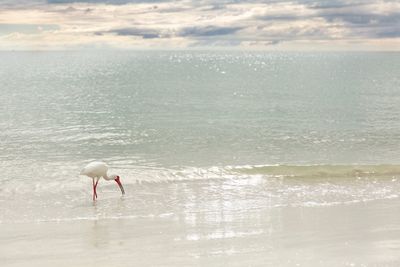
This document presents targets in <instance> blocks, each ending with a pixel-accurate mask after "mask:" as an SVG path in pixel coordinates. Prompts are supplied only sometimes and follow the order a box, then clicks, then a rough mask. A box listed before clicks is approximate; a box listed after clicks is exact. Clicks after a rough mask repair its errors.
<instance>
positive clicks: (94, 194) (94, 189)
mask: <svg viewBox="0 0 400 267" xmlns="http://www.w3.org/2000/svg"><path fill="white" fill-rule="evenodd" d="M92 181H93V201H95V200H96V197H97V194H96V187H95V185H94V178H92Z"/></svg>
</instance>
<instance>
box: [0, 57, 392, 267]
mask: <svg viewBox="0 0 400 267" xmlns="http://www.w3.org/2000/svg"><path fill="white" fill-rule="evenodd" d="M399 70H400V54H399V53H375V52H374V53H373V52H368V53H363V52H352V53H350V52H340V53H333V52H332V53H329V52H324V53H295V52H239V51H236V52H221V51H214V52H210V51H167V52H165V51H159V52H155V51H152V52H150V51H98V52H93V51H90V52H87V51H80V52H77V51H76V52H75V51H71V52H0V83H1V85H0V170H1V177H0V223H1V224H3V226H4V227H3V229H16V228H13V227H14V226H15V223H16V224H17V225H26V224H28V225H30V224H32V223H35V225H36V226H35V227H36V228H35V229H36V230H32V229H30V228H29V229H30V230H26V229H25V231H27V234H26V235H25V236H24V237H21V236H18V235H17V234H15V236H14V235H12V234H11V235H9V236H5V232H3V234H2V239H3V242H6V243H7V247H8V248H9V251H8V252H4V251H3V254H1V253H0V258H2V259H3V260H4V261H3V262H6V263H9V264H10V265H12V263H15V262H16V261H15V260H16V259H21V258H22V259H25V261H26V262H25V263H29V259H37V260H38V259H39V260H40V259H47V260H48V258H46V257H45V256H43V255H46V253H47V252H37V254H32V255H31V254H29V253H28V255H20V254H18V255H16V254H15V251H18V250H19V249H21V248H22V249H23V250H24V251H25V249H24V245H23V244H22V245H21V244H20V243H18V242H17V241H16V240H21V238H22V239H24V238H25V239H26V238H28V239H29V240H30V242H31V243H30V244H31V245H32V246H33V247H35V246H36V245H37V244H38V243H37V242H39V241H37V240H40V238H39V237H37V236H42V234H37V233H41V231H44V229H50V228H51V227H52V226H51V225H49V226H45V227H44V226H41V225H43V224H45V225H46V223H54V222H56V223H58V225H59V226H57V227H63V226H62V225H63V224H62V223H64V222H66V223H68V224H70V223H77V224H79V223H81V222H82V223H86V224H87V223H89V224H90V223H91V222H95V223H96V225H97V226H96V227H95V229H97V230H96V231H94V230H93V229H91V228H90V229H91V230H90V229H89V230H88V229H86V230H83V228H82V229H81V228H79V227H78V226H77V227H76V229H77V230H76V232H75V235H74V234H73V236H75V237H78V236H79V238H81V237H80V236H83V237H84V238H85V237H86V239H85V242H86V241H87V240H92V241H93V235H95V236H97V238H95V239H96V242H97V243H93V244H92V243H90V242H91V241H90V242H89V241H87V242H86V243H90V244H92V245H90V246H88V248H87V249H88V250H90V249H93V251H92V252H93V253H97V252H99V251H102V250H101V249H100V250H98V249H99V248H98V246H99V244H103V245H104V244H112V242H114V243H115V242H117V241H116V240H119V239H121V238H122V239H124V238H127V236H129V237H130V238H131V239H129V240H131V242H132V244H131V245H132V246H134V244H136V241H134V240H136V239H135V238H138V237H141V238H142V241H141V242H145V244H147V246H149V247H152V249H154V251H155V252H157V251H158V252H159V253H161V254H163V253H164V254H165V252H164V249H167V248H163V247H159V246H158V242H159V241H158V240H159V239H161V240H164V242H165V244H166V246H168V249H169V247H179V246H183V245H184V247H187V246H189V247H190V249H189V251H186V252H185V250H173V252H171V253H172V254H169V255H165V258H164V260H165V259H169V260H170V261H169V263H170V264H171V265H179V263H181V264H193V263H194V264H199V262H198V261H196V259H206V261H205V262H203V263H207V264H208V263H211V264H212V263H213V262H214V261H213V260H212V259H215V257H218V259H217V262H218V260H220V263H222V262H224V261H225V260H226V258H223V257H222V258H221V255H225V256H229V257H232V255H239V254H240V253H244V254H243V255H253V256H254V257H253V259H254V260H255V262H253V263H257V262H258V263H259V262H260V261H257V259H258V260H260V259H264V260H266V259H265V255H267V254H268V253H269V254H268V255H275V256H276V255H278V254H279V255H285V256H284V257H283V258H284V259H286V258H287V259H291V260H292V262H286V263H285V264H287V265H289V266H290V265H292V264H293V263H295V262H299V261H298V260H300V259H301V260H302V261H300V262H304V261H306V263H307V261H308V260H309V261H308V266H311V265H312V264H311V265H310V263H315V261H313V259H315V257H317V255H324V256H325V258H322V259H330V260H331V261H329V260H328V263H329V262H330V263H332V264H333V266H338V265H337V264H339V265H343V266H344V265H345V263H346V264H350V263H351V262H352V261H351V257H350V260H349V261H347V262H340V261H337V260H339V259H340V260H342V259H344V258H343V257H342V256H343V255H346V253H345V251H342V250H339V249H338V248H339V247H340V246H339V243H340V242H342V241H343V242H356V243H357V242H358V241H357V240H360V239H357V238H358V236H354V235H355V234H356V233H357V231H356V232H353V231H351V235H350V231H349V232H344V231H343V229H345V228H346V227H350V228H352V229H363V231H362V233H360V234H362V235H364V236H368V234H370V233H375V232H376V231H381V230H382V228H379V227H384V224H383V222H386V223H387V224H388V223H392V224H390V225H389V226H388V227H389V228H385V229H392V231H398V230H399V229H397V228H393V227H394V226H393V225H396V223H397V222H399V221H400V220H399V218H398V217H396V216H392V217H391V214H393V212H392V211H393V210H396V209H397V208H396V207H397V206H396V205H394V204H393V205H394V206H390V205H389V207H391V208H386V209H382V210H385V212H384V211H381V217H379V215H376V216H378V217H377V218H381V219H382V220H380V219H377V218H375V221H374V222H375V224H373V223H371V224H370V225H365V224H363V223H364V222H365V221H368V220H369V219H371V218H372V217H374V216H375V215H372V214H379V213H372V211H369V208H368V210H367V207H374V208H371V209H373V212H375V211H376V210H378V208H376V205H378V204H377V203H380V202H379V201H396V202H397V201H398V200H399V192H400V105H399V103H400V91H399V89H400V71H399ZM93 160H102V161H105V162H107V163H108V164H109V165H110V169H111V171H112V172H114V173H117V174H119V175H120V176H121V181H122V183H123V184H124V186H125V190H126V195H125V196H124V197H121V196H120V191H119V189H118V187H117V186H116V184H115V183H113V182H107V181H104V180H102V181H100V184H99V188H98V195H99V199H98V201H97V202H96V203H93V202H92V200H91V199H92V196H91V193H92V188H91V180H90V179H88V178H86V177H82V176H79V172H80V170H81V169H82V168H83V167H84V166H85V165H86V164H87V163H89V162H91V161H93ZM377 201H378V202H377ZM369 203H371V204H369ZM390 203H392V202H390ZM393 203H394V202H393ZM369 205H372V206H369ZM385 207H386V206H385ZM347 208H349V210H350V211H349V210H347ZM325 209H326V210H325ZM336 209H339V210H336ZM352 209H355V210H352ZM360 209H361V211H360ZM379 209H381V208H380V207H379ZM355 211H356V212H355ZM315 212H317V214H319V216H318V217H316V215H315V214H316V213H315ZM363 212H364V213H365V214H364V213H363ZM361 213H362V214H364V215H363V216H361V215H360V214H361ZM304 214H308V216H305V215H304ZM382 214H383V215H382ZM313 216H314V217H313ZM324 216H325V217H324ZM343 216H344V217H345V218H348V217H347V216H353V217H351V218H352V219H349V220H348V221H347V223H348V224H345V226H343V228H340V229H336V230H335V228H329V229H328V228H326V227H327V225H330V224H329V223H328V222H330V221H335V220H336V223H335V225H340V222H339V221H337V220H338V219H337V218H342V217H343ZM357 216H359V217H357ZM371 216H372V217H371ZM361 217H362V218H361ZM321 218H325V219H326V221H322V220H323V219H321ZM387 218H389V219H388V220H387ZM390 218H391V219H390ZM121 220H122V221H124V222H125V224H122V226H121V227H122V228H120V229H121V231H122V229H124V226H123V225H125V227H127V225H128V224H129V225H130V224H133V226H132V227H129V229H130V230H127V229H125V230H126V232H124V233H125V235H124V237H121V236H122V234H121V233H120V232H115V230H114V232H112V231H111V232H110V234H105V232H103V230H102V229H103V228H101V227H100V229H98V224H100V225H101V224H105V225H106V226H107V227H111V225H114V224H115V222H121ZM317 222H321V224H318V223H317ZM326 223H328V224H326ZM349 224H351V225H350V226H349ZM70 225H71V227H72V224H70ZM143 225H148V229H147V228H146V229H147V230H145V229H144V230H143V231H144V232H145V233H147V234H148V235H145V234H143V233H144V232H143V233H141V232H140V231H139V229H141V228H142V227H143ZM150 225H151V227H153V228H151V229H152V230H149V229H150V228H149V227H150ZM165 225H169V226H170V227H171V229H175V230H174V231H172V232H169V230H166V229H164V228H165ZM299 225H300V226H299ZM310 225H313V227H314V228H312V229H311V228H308V227H310ZM7 226H10V227H9V228H7ZM11 226H12V227H11ZM103 226H104V225H103ZM301 226H304V227H303V228H301ZM317 226H319V228H318V227H317ZM375 226H376V227H375ZM21 227H22V226H21ZM57 227H55V226H54V229H53V234H54V235H55V236H57V234H60V232H58V231H59V230H57V229H58V228H57ZM107 227H106V228H107ZM137 227H138V229H137ZM390 227H392V228H390ZM133 228H134V229H135V230H132V229H133ZM300 228H301V229H300ZM74 229H75V228H74ZM107 229H108V228H107ZM113 229H115V228H113ZM160 229H161V230H160ZM163 229H164V230H163ZM316 229H317V230H316ZM332 229H334V230H332ZM346 229H347V228H346ZM393 229H395V230H393ZM9 231H11V233H12V231H13V230H9ZM15 231H16V232H18V231H21V232H24V230H15ZM30 231H34V233H36V234H37V236H36V235H34V234H32V232H30ZM35 231H36V232H35ZM93 231H94V232H95V234H94V233H93ZM130 231H139V232H134V233H136V234H132V232H130ZM146 231H147V232H146ZM332 231H333V232H332ZM82 232H83V233H82ZM106 232H107V233H108V232H109V231H106ZM162 233H164V234H162ZM166 233H168V234H166ZM310 233H311V234H310ZM328 233H329V235H328ZM344 233H345V234H344ZM396 233H397V232H396ZM113 234H114V235H113ZM301 234H302V235H301ZM313 234H314V236H316V237H321V239H320V240H319V239H316V240H313V241H312V242H311V241H310V240H309V239H307V238H308V236H310V235H313ZM289 235H290V237H289ZM299 235H301V236H299ZM325 235H326V236H325ZM110 236H113V237H112V238H111V237H110ZM63 238H67V237H65V236H63ZM254 238H256V239H254ZM290 238H293V240H292V239H290ZM25 239H24V240H25ZM109 239H111V240H112V241H110V240H109ZM218 240H225V241H224V242H222V243H221V242H219V241H218ZM241 240H242V241H243V240H245V241H246V240H247V241H248V242H250V243H251V244H253V245H254V246H253V245H251V246H246V247H245V246H243V244H249V243H246V242H242V241H241ZM252 240H253V241H254V242H255V243H252V242H253V241H252ZM273 240H289V241H290V242H289V244H288V245H287V246H285V245H284V243H280V242H278V243H276V242H273ZM296 240H303V241H304V242H303V243H296ZM326 240H330V241H331V243H330V244H336V243H335V242H338V243H337V244H336V246H333V245H332V246H325V247H324V245H326V244H324V243H323V242H325V241H326ZM25 241H26V240H25ZM79 241H80V242H81V243H85V242H84V241H82V240H80V239H79V240H76V239H72V241H71V244H69V243H66V244H65V243H60V244H58V245H57V247H58V248H59V250H60V257H61V258H62V256H61V255H64V256H65V255H67V254H65V253H71V255H72V254H73V250H72V249H71V247H74V245H72V242H78V243H79ZM217 241H218V242H217ZM309 241H310V242H311V243H307V242H309ZM339 241H340V242H339ZM49 242H50V243H49V244H51V240H50V241H49ZM63 242H64V241H63ZM118 242H120V241H118ZM126 242H128V241H126ZM146 242H147V243H146ZM182 242H183V243H182ZM193 242H194V243H196V242H200V243H196V244H203V245H204V248H205V247H207V248H208V249H204V248H203V247H202V246H200V245H198V246H195V247H193V245H192V244H194V243H193ZM201 242H203V243H201ZM282 242H284V241H282ZM379 242H380V243H379ZM385 242H386V243H385ZM390 242H391V243H390ZM396 242H397V241H396V240H389V239H385V240H379V238H378V240H377V239H376V238H375V239H371V240H367V241H366V242H364V243H365V247H364V249H362V248H363V247H361V248H360V247H358V250H347V253H348V255H350V254H351V253H350V251H351V252H352V254H351V255H352V256H355V257H356V263H357V262H358V263H382V261H381V260H382V259H386V260H392V261H396V260H400V259H399V258H398V256H396V255H397V254H395V253H387V252H388V251H387V249H388V248H391V249H393V248H399V247H400V244H398V243H396ZM86 243H85V244H86ZM265 244H268V245H265ZM296 244H297V245H296ZM304 244H313V245H310V247H309V250H306V251H305V253H306V254H304V255H305V256H304V257H303V258H301V257H300V258H299V257H298V255H299V253H300V254H301V253H302V252H301V251H300V250H301V249H303V248H304ZM340 244H342V243H340ZM357 244H358V245H360V244H362V242H361V243H357ZM314 245H315V246H319V247H321V246H322V247H324V248H326V249H327V252H326V254H315V253H314V250H313V247H312V246H314ZM110 246H111V245H110ZM296 246H297V248H298V249H299V250H295V249H293V247H296ZM100 247H101V246H100ZM356 247H357V246H356ZM103 248H104V249H106V250H107V246H106V245H104V246H103ZM110 248H111V247H110ZM145 248H146V246H144V247H140V246H139V247H136V249H137V251H140V253H141V255H147V256H149V257H150V258H153V257H152V256H151V254H148V253H150V252H149V251H148V250H145ZM287 248H290V249H288V250H287ZM15 249H16V250H15ZM49 249H50V247H49ZM96 249H97V250H96ZM143 249H144V250H143ZM347 249H349V248H347ZM61 251H62V252H61ZM96 251H97V252H96ZM181 251H183V252H182V253H184V254H179V253H181ZM282 251H285V252H282ZM382 251H385V253H383V252H382ZM390 251H391V250H389V252H390ZM303 252H304V251H303ZM31 253H33V252H31ZM40 253H43V255H42V254H40ZM61 253H64V254H61ZM116 253H118V252H116ZM174 253H175V254H174ZM265 253H267V254H265ZM282 253H283V254H282ZM290 253H291V254H290ZM307 253H308V254H307ZM40 255H42V256H43V257H42V258H41V257H40ZM171 255H174V256H171ZM296 255H297V256H296ZM351 255H350V256H351ZM357 255H358V256H359V257H358V258H357ZM365 255H369V258H368V257H365ZM382 255H384V257H383V256H382ZM24 257H25V258H24ZM168 257H172V259H171V258H168ZM185 257H186V258H185ZM263 257H264V258H263ZM278 258H279V257H278ZM179 259H181V260H182V261H179ZM183 259H186V261H185V260H183ZM229 259H232V258H229ZM235 259H236V258H235ZM273 259H274V258H268V260H271V261H272V263H271V264H272V265H276V264H278V265H280V264H283V263H284V262H282V261H279V260H278V261H274V260H273ZM357 259H358V261H357ZM364 259H365V261H363V260H364ZM68 260H71V258H70V257H69V258H68V259H67V258H66V257H65V258H64V260H63V261H62V262H63V263H64V264H66V263H68V262H69V261H68ZM153 260H154V261H153V264H155V265H157V258H153ZM192 260H194V261H192ZM208 260H210V262H208ZM237 260H238V261H235V262H236V263H237V264H239V265H243V264H244V265H246V264H251V262H247V261H243V258H240V259H237ZM296 260H297V261H296ZM39 262H40V261H39ZM162 262H163V263H164V264H167V263H168V261H166V262H164V261H162V260H160V262H158V263H162ZM235 262H232V263H235ZM349 262H350V263H349ZM19 263H20V262H19ZM53 263H54V261H50V262H49V266H50V265H52V264H53ZM69 263H71V264H74V265H82V266H87V264H90V263H87V262H86V263H84V264H83V263H82V262H69ZM106 263H107V264H111V265H113V266H124V265H123V264H122V265H121V264H120V263H121V262H120V261H119V260H118V259H115V260H114V261H111V262H107V261H106ZM142 263H143V264H145V263H149V262H146V260H144V261H142ZM200 263H201V262H200ZM214 263H215V262H214ZM279 263H280V264H279ZM320 263H321V262H320ZM285 264H283V265H285ZM67 265H68V264H67ZM161 265H163V264H161ZM167 265H168V264H167ZM328 265H329V264H328ZM16 266H19V265H18V261H17V263H16Z"/></svg>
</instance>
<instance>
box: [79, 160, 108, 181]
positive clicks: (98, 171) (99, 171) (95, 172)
mask: <svg viewBox="0 0 400 267" xmlns="http://www.w3.org/2000/svg"><path fill="white" fill-rule="evenodd" d="M107 171H108V165H107V164H106V163H104V162H100V161H95V162H91V163H89V164H88V165H86V167H85V168H83V169H82V171H81V175H86V176H89V177H91V178H100V177H106V176H107Z"/></svg>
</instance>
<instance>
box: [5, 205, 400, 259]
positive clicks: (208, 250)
mask: <svg viewBox="0 0 400 267" xmlns="http://www.w3.org/2000/svg"><path fill="white" fill-rule="evenodd" d="M96 205H101V201H99V203H97V204H96ZM1 228H2V229H1V232H0V247H1V250H0V259H1V266H58V267H60V266H188V265H191V266H399V265H400V253H399V251H400V201H399V200H398V199H397V198H396V199H386V200H376V201H369V202H363V203H353V204H341V205H333V206H318V207H274V208H271V209H257V208H255V209H243V208H238V209H235V208H234V207H233V206H232V207H229V208H226V209H220V207H218V208H215V209H214V208H211V207H210V208H209V209H199V210H191V211H190V212H186V211H185V210H183V209H181V210H180V211H179V210H177V211H175V212H173V213H164V214H158V215H154V216H137V217H131V218H115V219H93V220H89V219H82V220H71V221H68V220H65V221H63V220H61V221H54V222H36V223H3V224H2V225H1Z"/></svg>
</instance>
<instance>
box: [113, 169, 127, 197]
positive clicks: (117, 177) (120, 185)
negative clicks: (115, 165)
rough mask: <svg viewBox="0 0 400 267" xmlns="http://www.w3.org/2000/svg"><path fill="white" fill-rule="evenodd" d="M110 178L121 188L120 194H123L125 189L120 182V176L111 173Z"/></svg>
mask: <svg viewBox="0 0 400 267" xmlns="http://www.w3.org/2000/svg"><path fill="white" fill-rule="evenodd" d="M110 178H111V179H113V180H114V181H115V182H116V183H117V184H118V186H119V188H120V189H121V192H122V194H123V195H125V190H124V187H123V186H122V184H121V180H120V177H119V176H118V175H116V174H113V175H110Z"/></svg>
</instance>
